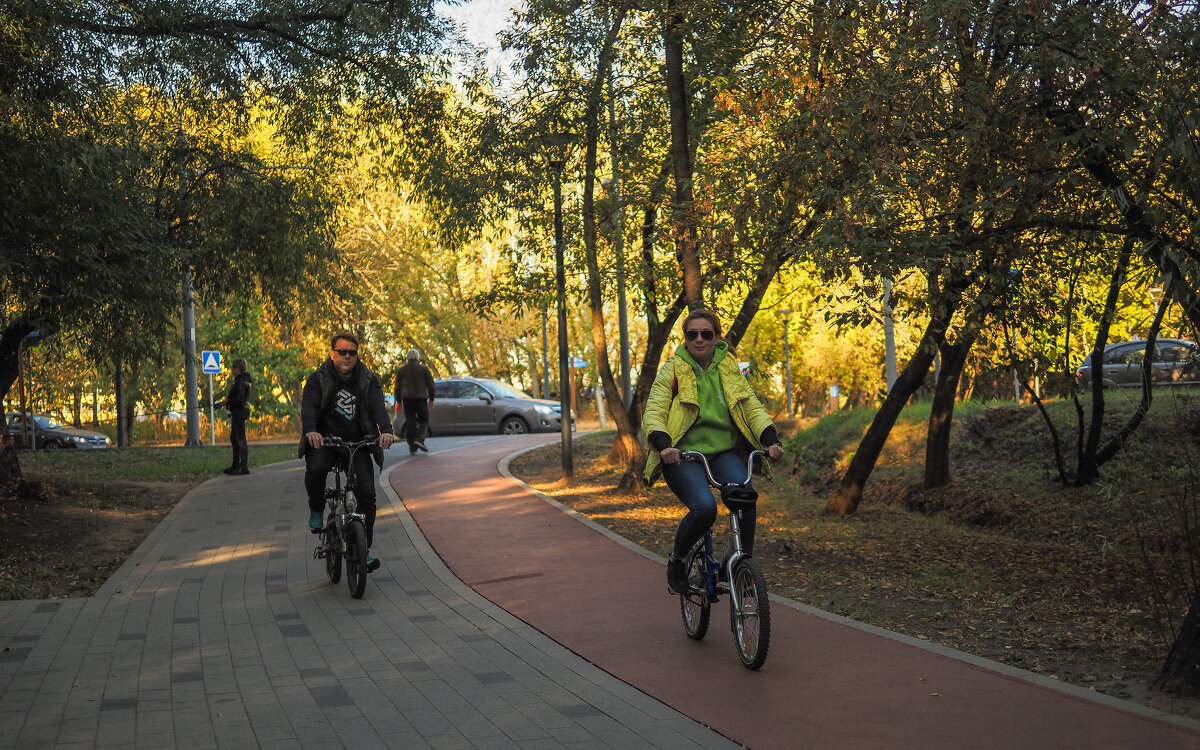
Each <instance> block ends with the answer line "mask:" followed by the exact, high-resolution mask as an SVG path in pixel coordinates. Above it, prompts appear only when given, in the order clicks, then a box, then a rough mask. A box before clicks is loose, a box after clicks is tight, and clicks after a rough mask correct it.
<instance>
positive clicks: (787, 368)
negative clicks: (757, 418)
mask: <svg viewBox="0 0 1200 750" xmlns="http://www.w3.org/2000/svg"><path fill="white" fill-rule="evenodd" d="M778 314H779V316H780V317H782V318H783V375H784V385H785V387H786V388H787V415H788V419H791V418H792V414H793V413H794V412H793V411H792V353H791V350H790V349H789V348H788V323H790V322H791V321H792V311H791V310H780V311H779V313H778Z"/></svg>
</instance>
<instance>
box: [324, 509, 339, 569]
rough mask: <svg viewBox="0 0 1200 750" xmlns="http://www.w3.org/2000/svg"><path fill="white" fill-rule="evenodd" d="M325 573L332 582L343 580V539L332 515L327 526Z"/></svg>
mask: <svg viewBox="0 0 1200 750" xmlns="http://www.w3.org/2000/svg"><path fill="white" fill-rule="evenodd" d="M325 574H326V575H328V576H329V582H330V583H332V584H335V585H336V584H337V583H339V582H340V581H341V580H342V539H341V537H339V536H338V531H337V524H335V523H334V521H333V518H332V517H331V518H330V519H329V523H328V524H327V525H326V526H325Z"/></svg>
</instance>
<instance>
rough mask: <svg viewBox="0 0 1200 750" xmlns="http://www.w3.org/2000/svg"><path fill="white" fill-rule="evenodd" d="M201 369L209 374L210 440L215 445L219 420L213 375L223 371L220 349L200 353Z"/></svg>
mask: <svg viewBox="0 0 1200 750" xmlns="http://www.w3.org/2000/svg"><path fill="white" fill-rule="evenodd" d="M200 365H201V367H200V369H201V371H202V372H203V373H204V374H205V375H208V440H209V442H210V443H212V444H213V445H216V444H217V421H216V418H215V407H214V406H213V375H216V374H217V373H219V372H221V353H220V352H218V351H212V350H206V351H204V352H202V353H201V354H200Z"/></svg>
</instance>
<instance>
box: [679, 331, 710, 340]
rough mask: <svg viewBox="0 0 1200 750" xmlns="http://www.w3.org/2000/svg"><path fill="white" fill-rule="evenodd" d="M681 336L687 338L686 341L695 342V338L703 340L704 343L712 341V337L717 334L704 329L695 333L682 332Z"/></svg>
mask: <svg viewBox="0 0 1200 750" xmlns="http://www.w3.org/2000/svg"><path fill="white" fill-rule="evenodd" d="M683 335H684V336H685V337H687V340H688V341H695V340H696V337H697V336H699V337H700V338H702V339H704V340H705V341H712V340H713V336H716V335H717V334H716V332H715V331H710V330H708V329H707V328H706V329H704V330H703V331H696V330H691V331H684V332H683Z"/></svg>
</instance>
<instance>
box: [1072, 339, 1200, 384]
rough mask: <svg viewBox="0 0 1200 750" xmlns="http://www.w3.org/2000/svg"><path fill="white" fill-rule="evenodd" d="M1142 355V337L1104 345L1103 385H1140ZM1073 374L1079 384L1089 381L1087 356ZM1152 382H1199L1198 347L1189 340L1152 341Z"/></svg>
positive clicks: (1088, 382) (1089, 368)
mask: <svg viewBox="0 0 1200 750" xmlns="http://www.w3.org/2000/svg"><path fill="white" fill-rule="evenodd" d="M1145 354H1146V342H1145V341H1143V340H1134V341H1121V342H1119V343H1116V344H1109V345H1108V346H1106V347H1104V379H1103V383H1104V387H1105V388H1129V387H1134V388H1141V387H1142V360H1143V358H1144V357H1145ZM1075 376H1076V377H1078V378H1079V380H1080V381H1081V382H1082V384H1083V387H1085V388H1089V387H1091V383H1092V362H1091V357H1088V359H1086V360H1084V363H1083V364H1082V365H1080V367H1079V369H1078V370H1076V371H1075ZM1150 383H1151V384H1152V385H1156V386H1157V385H1192V384H1200V347H1197V346H1196V345H1195V344H1194V343H1192V342H1191V341H1182V340H1180V339H1158V340H1157V341H1155V342H1154V357H1153V359H1152V360H1151V362H1150Z"/></svg>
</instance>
